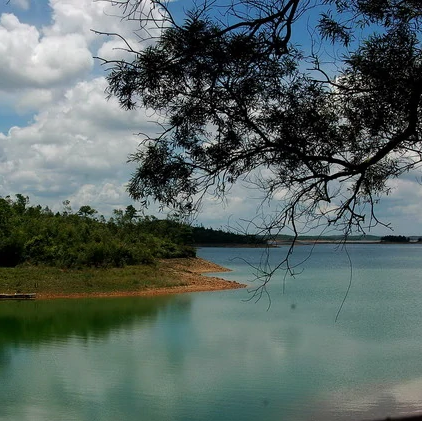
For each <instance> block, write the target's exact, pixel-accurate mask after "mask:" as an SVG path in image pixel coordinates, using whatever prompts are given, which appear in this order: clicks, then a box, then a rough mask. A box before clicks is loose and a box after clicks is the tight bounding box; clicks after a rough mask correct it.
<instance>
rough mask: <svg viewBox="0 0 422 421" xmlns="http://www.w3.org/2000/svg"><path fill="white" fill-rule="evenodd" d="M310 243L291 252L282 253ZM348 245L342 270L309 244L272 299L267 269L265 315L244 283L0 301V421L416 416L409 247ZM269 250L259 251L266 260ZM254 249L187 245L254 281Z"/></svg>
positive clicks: (419, 329) (419, 377)
mask: <svg viewBox="0 0 422 421" xmlns="http://www.w3.org/2000/svg"><path fill="white" fill-rule="evenodd" d="M309 251H310V247H308V246H301V247H298V248H297V249H296V252H295V256H294V259H296V260H295V261H296V262H300V261H301V260H303V259H304V258H305V257H306V256H308V255H309ZM348 251H349V254H350V257H351V260H352V268H351V267H350V264H349V259H348V257H347V254H346V253H345V252H344V251H335V250H333V247H332V246H331V245H324V246H318V247H317V248H316V249H315V250H313V253H312V255H311V256H310V258H309V259H308V260H307V261H306V263H305V264H304V265H303V266H301V267H299V268H298V269H303V270H302V272H301V274H300V275H299V276H297V277H295V278H287V279H286V280H285V288H284V293H283V278H282V276H281V275H280V276H278V277H277V276H276V277H275V278H274V279H273V280H272V281H271V284H270V287H269V292H270V297H271V306H270V308H269V310H268V311H267V308H268V300H267V299H266V298H265V297H263V299H262V300H260V301H259V302H258V303H255V302H252V301H248V298H250V295H249V294H248V292H247V290H232V291H220V292H210V293H194V294H184V295H178V296H166V297H150V298H147V297H139V298H133V297H131V298H113V299H81V300H55V301H35V302H1V303H0V402H2V405H0V419H1V420H3V419H4V420H46V419H60V420H75V419H77V420H115V419H122V420H176V421H178V420H180V421H182V420H204V421H205V420H206V421H217V420H222V421H225V420H245V421H249V420H251V421H252V420H254V421H255V420H257V419H259V420H269V421H272V420H274V421H275V420H292V421H295V420H297V421H301V420H328V421H330V420H360V419H370V418H373V417H384V418H385V417H386V416H387V415H395V416H396V415H403V414H411V413H414V412H416V411H422V358H421V356H420V350H421V349H422V311H421V308H422V307H421V302H422V301H421V298H422V283H421V278H422V271H421V269H422V259H421V257H422V247H421V246H419V245H397V246H396V245H386V246H383V245H355V246H349V247H348ZM282 252H283V249H274V250H271V256H270V262H273V263H275V262H277V261H278V260H277V259H279V258H280V253H282ZM261 253H262V250H260V249H213V248H210V249H205V248H204V249H201V250H199V255H200V256H201V257H204V258H207V259H209V260H213V261H215V262H216V263H220V264H223V265H224V266H227V267H231V268H232V269H234V270H233V272H230V273H227V274H224V276H225V277H227V278H230V279H235V280H239V281H242V282H245V281H252V280H253V279H254V273H253V270H251V269H250V266H249V265H248V264H247V263H245V262H248V263H252V264H258V263H259V261H260V260H261V259H262V255H261ZM264 261H265V260H264ZM350 273H352V275H353V276H352V284H351V289H350V292H349V295H348V297H347V300H346V302H345V304H344V306H343V309H342V311H341V313H340V316H339V319H338V321H337V322H336V323H335V322H334V320H335V317H336V314H337V311H338V309H339V306H340V305H341V302H342V300H343V298H344V294H345V292H346V290H347V288H348V285H349V281H350ZM220 276H221V274H220ZM248 283H249V282H248ZM249 285H250V287H251V288H255V287H256V286H258V284H257V283H256V282H255V283H254V282H250V283H249Z"/></svg>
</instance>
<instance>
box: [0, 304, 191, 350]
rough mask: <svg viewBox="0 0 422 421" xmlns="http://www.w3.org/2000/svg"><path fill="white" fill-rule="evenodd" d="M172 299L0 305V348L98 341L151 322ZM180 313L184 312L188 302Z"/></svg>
mask: <svg viewBox="0 0 422 421" xmlns="http://www.w3.org/2000/svg"><path fill="white" fill-rule="evenodd" d="M171 299H172V297H170V296H167V297H165V296H162V297H154V298H150V299H139V298H133V297H132V298H123V299H122V298H102V299H80V300H76V299H72V300H50V301H4V302H1V303H0V349H1V348H4V347H7V346H9V345H16V346H17V345H21V344H38V343H40V342H43V341H52V340H57V339H66V338H68V337H69V336H77V337H78V338H84V339H86V340H87V339H89V338H100V337H102V336H106V335H108V334H109V333H110V332H111V331H112V330H113V329H118V328H121V327H127V326H130V325H133V324H134V323H140V322H142V321H145V322H147V321H151V320H154V318H155V317H156V316H157V314H158V313H159V312H160V311H163V309H164V308H165V307H166V306H167V305H169V303H170V302H171ZM179 307H180V311H183V310H184V309H185V310H188V307H189V300H186V302H185V304H184V305H183V306H179Z"/></svg>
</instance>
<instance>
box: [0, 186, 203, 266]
mask: <svg viewBox="0 0 422 421" xmlns="http://www.w3.org/2000/svg"><path fill="white" fill-rule="evenodd" d="M63 204H64V210H63V212H62V213H60V212H57V213H56V214H54V213H53V212H52V211H51V210H50V209H49V208H47V207H46V208H42V207H41V206H40V205H37V206H31V205H30V204H29V198H28V197H25V196H23V195H21V194H18V195H16V199H12V198H11V197H9V196H7V197H5V198H2V197H0V266H11V267H13V266H16V265H18V264H22V263H27V264H34V265H38V264H43V265H50V266H58V267H76V268H77V267H84V266H94V267H120V266H124V265H130V264H145V263H146V264H148V263H153V262H154V260H155V259H156V258H172V257H188V256H194V255H195V251H194V249H193V248H192V247H190V246H189V245H188V243H189V242H192V233H191V228H190V227H189V226H187V225H186V224H182V223H179V222H178V221H175V220H171V219H167V220H159V219H156V218H153V217H137V218H135V215H136V213H137V211H136V209H135V208H134V207H133V206H128V207H127V208H126V210H125V211H123V210H119V209H117V210H115V211H114V214H113V217H112V218H110V219H109V220H106V219H105V218H104V217H101V216H100V217H98V218H96V217H95V215H96V214H97V213H98V212H97V211H96V210H95V209H93V208H92V207H91V206H89V205H85V206H82V207H81V208H80V210H79V211H78V212H77V213H76V214H75V213H72V210H71V207H70V202H69V201H66V202H64V203H63Z"/></svg>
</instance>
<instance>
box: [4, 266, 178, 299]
mask: <svg viewBox="0 0 422 421" xmlns="http://www.w3.org/2000/svg"><path fill="white" fill-rule="evenodd" d="M180 285H185V284H184V283H183V282H181V280H180V279H178V277H177V276H175V275H174V273H173V274H171V273H169V272H168V271H165V270H163V269H161V268H160V266H159V265H139V266H127V267H124V268H110V269H95V268H85V269H59V268H55V267H46V266H20V267H19V266H18V267H15V268H4V267H0V293H8V294H10V293H16V292H18V293H30V292H35V293H40V294H41V293H46V294H74V293H83V294H84V293H99V292H105V293H107V292H113V291H142V290H145V289H147V288H164V287H171V286H180Z"/></svg>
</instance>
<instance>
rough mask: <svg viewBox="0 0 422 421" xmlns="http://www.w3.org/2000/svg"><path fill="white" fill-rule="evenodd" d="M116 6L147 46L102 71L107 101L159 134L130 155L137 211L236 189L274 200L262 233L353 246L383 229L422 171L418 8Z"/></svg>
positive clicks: (396, 3) (299, 0)
mask: <svg viewBox="0 0 422 421" xmlns="http://www.w3.org/2000/svg"><path fill="white" fill-rule="evenodd" d="M116 4H117V5H119V6H120V7H121V8H122V10H123V14H124V16H125V17H126V18H128V19H136V20H138V21H139V23H140V31H139V33H138V35H139V37H140V39H141V40H142V41H145V43H144V44H143V45H142V48H139V49H137V48H135V46H130V45H127V46H128V51H130V52H131V53H132V54H133V56H132V59H131V60H127V61H116V62H113V61H104V62H105V64H107V65H108V69H109V72H108V76H107V78H108V82H109V88H108V94H109V95H110V96H116V97H117V98H118V100H119V101H120V104H121V105H122V107H124V108H125V109H132V108H134V107H137V106H142V107H146V108H148V109H152V110H154V111H155V112H156V113H157V118H158V119H159V121H160V124H161V126H160V127H161V128H162V130H161V133H159V135H158V136H155V137H151V136H145V138H144V139H143V140H142V143H141V145H140V147H139V149H138V150H137V151H135V152H134V153H133V155H131V156H130V161H133V162H135V163H136V164H137V165H138V166H137V169H136V171H135V173H134V174H133V177H132V179H131V181H130V184H129V192H130V195H131V196H132V197H133V198H134V199H139V200H141V201H143V203H144V204H148V203H149V201H150V200H156V201H158V202H160V203H161V204H163V205H166V206H170V207H173V208H177V209H179V210H182V211H191V210H194V209H196V208H197V205H198V203H200V201H201V199H202V198H203V195H204V194H205V193H211V194H213V195H216V196H218V197H224V195H225V194H226V193H227V192H228V190H229V189H230V186H231V185H233V184H234V183H236V182H239V181H241V182H242V183H249V185H250V186H251V187H252V188H254V189H255V188H257V189H259V190H260V191H261V192H262V197H263V199H264V200H270V201H271V200H274V199H276V201H277V203H278V212H277V213H276V215H275V216H270V215H269V218H268V219H267V221H266V224H265V228H267V229H268V230H274V229H276V231H277V232H279V231H280V230H282V229H283V228H285V227H290V228H292V229H293V231H294V234H296V235H297V234H298V222H304V223H305V224H308V225H310V226H315V225H318V224H325V225H326V224H328V225H335V226H337V227H339V228H342V229H343V230H344V232H345V234H348V233H349V232H350V231H351V230H352V229H356V228H357V230H361V231H362V230H366V229H367V228H370V227H372V226H374V225H375V224H377V223H379V221H378V219H377V218H376V216H375V213H374V204H375V203H376V202H377V200H378V198H379V197H380V196H381V195H383V194H385V193H388V192H389V185H388V181H389V180H390V179H391V178H394V177H398V176H400V175H401V174H403V173H404V172H406V171H409V170H410V169H413V168H415V167H417V166H418V165H419V164H420V162H421V156H422V151H421V147H422V144H421V141H420V136H421V121H420V118H421V95H422V52H421V19H422V3H420V2H419V1H416V0H350V1H344V0H314V1H311V0H308V1H307V0H277V1H275V0H245V1H244V2H230V1H229V2H224V1H223V0H221V1H220V0H219V1H216V2H210V3H207V2H203V3H195V6H193V8H192V10H191V11H189V12H187V13H186V15H185V17H184V20H183V22H181V21H179V20H177V19H176V18H175V17H174V16H173V15H172V10H171V7H172V5H171V3H168V4H166V3H164V2H161V1H160V0H149V2H146V0H128V1H120V2H117V3H116ZM175 7H176V6H175ZM306 22H309V24H308V25H309V27H308V28H306V27H305V26H304V25H305V23H306ZM300 31H302V35H303V33H307V34H309V35H308V38H307V39H302V40H301V41H302V45H299V43H298V40H299V38H298V33H299V32H300ZM302 38H303V36H302ZM330 46H331V47H330ZM328 48H332V54H329V53H327V49H328ZM368 215H369V220H368V219H367V220H365V217H366V218H368Z"/></svg>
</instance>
